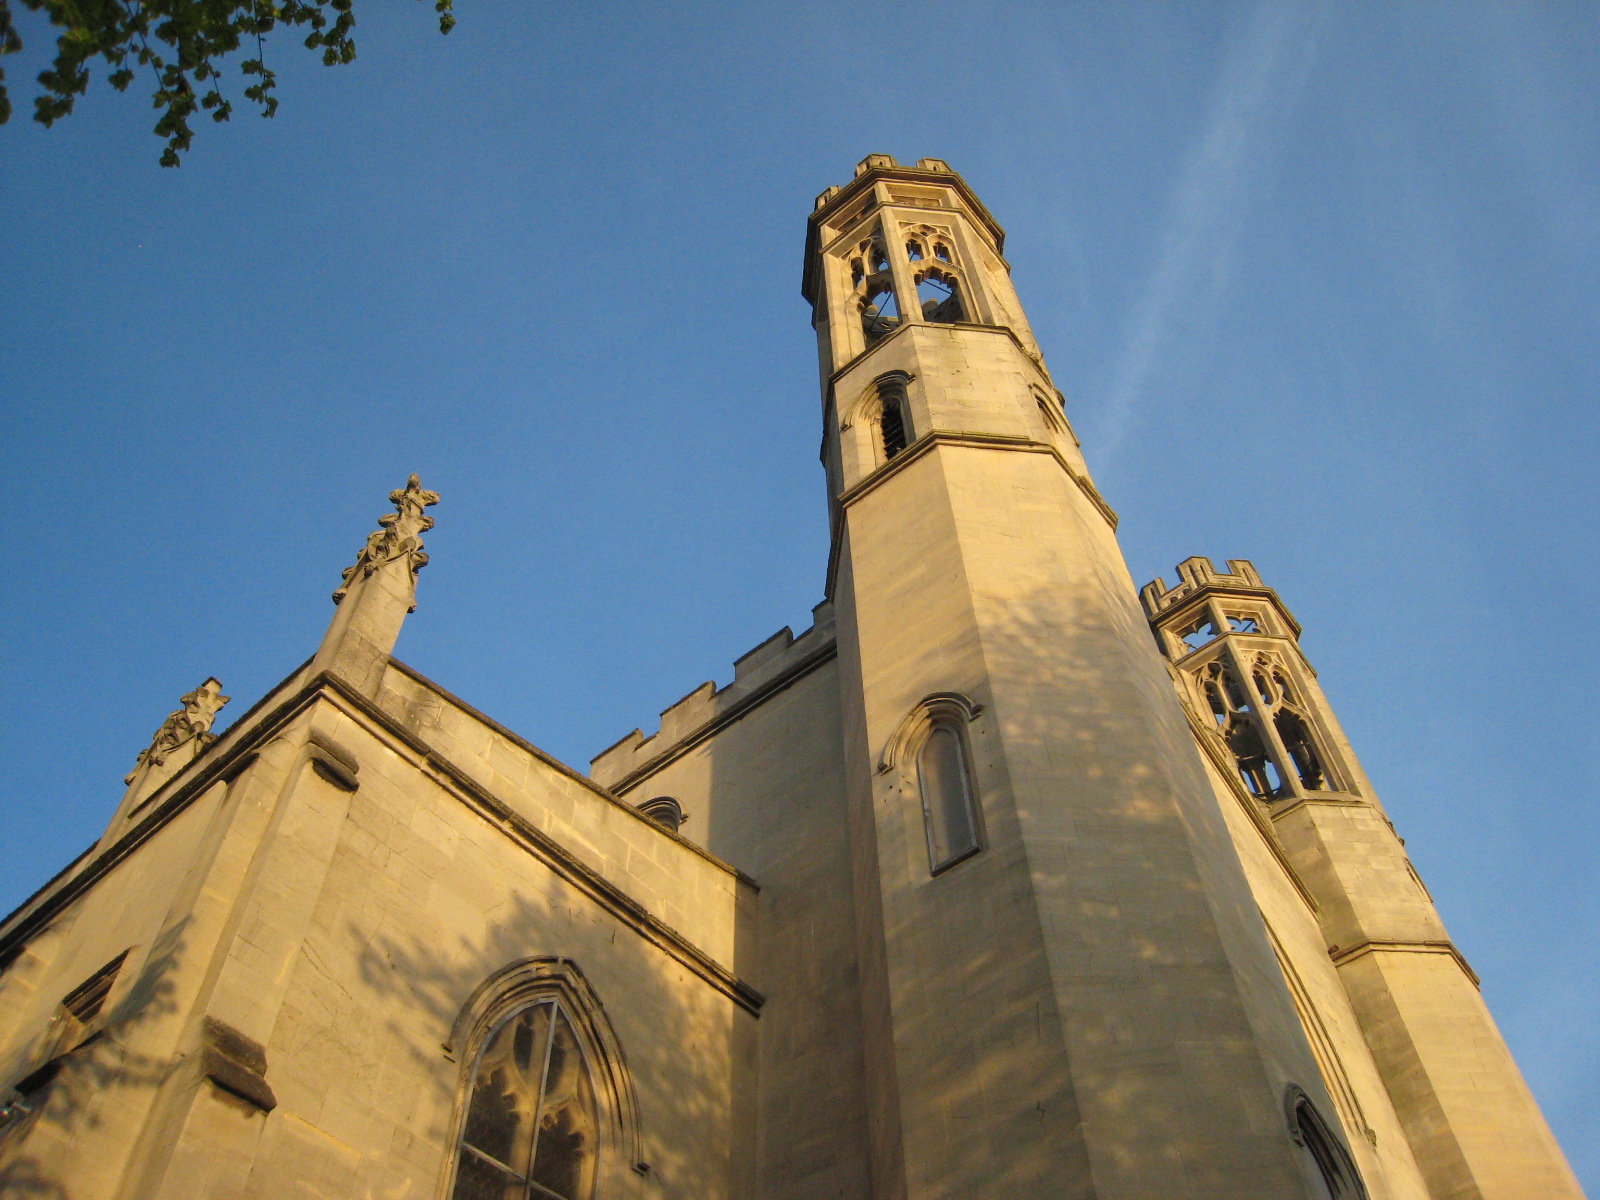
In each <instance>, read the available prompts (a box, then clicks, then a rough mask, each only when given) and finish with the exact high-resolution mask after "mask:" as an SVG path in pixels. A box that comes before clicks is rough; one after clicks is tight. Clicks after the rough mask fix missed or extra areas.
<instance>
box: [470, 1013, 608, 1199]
mask: <svg viewBox="0 0 1600 1200" xmlns="http://www.w3.org/2000/svg"><path fill="white" fill-rule="evenodd" d="M599 1134H600V1113H599V1109H598V1105H597V1102H596V1096H595V1085H594V1080H593V1077H592V1074H591V1070H590V1066H589V1064H588V1062H587V1060H586V1056H585V1053H584V1050H583V1047H582V1045H581V1044H580V1042H579V1040H578V1035H577V1032H576V1030H575V1028H574V1025H573V1021H572V1018H571V1017H570V1016H569V1014H568V1013H567V1011H566V1008H565V1006H564V1005H562V1003H561V1002H560V1000H559V999H557V998H556V997H554V996H551V997H549V998H547V999H545V1000H542V1001H540V1002H538V1003H534V1004H530V1005H527V1006H526V1007H524V1008H521V1009H518V1010H517V1011H515V1012H513V1013H512V1014H511V1015H509V1016H507V1017H506V1018H505V1019H504V1020H502V1021H501V1022H500V1024H499V1026H498V1027H497V1028H496V1029H495V1030H494V1031H493V1032H492V1033H491V1034H490V1035H489V1037H488V1039H487V1040H486V1041H485V1042H484V1045H483V1049H482V1051H481V1052H480V1053H479V1056H478V1063H477V1067H476V1070H475V1071H474V1074H473V1080H472V1088H471V1093H470V1100H469V1101H468V1106H467V1113H466V1121H465V1123H464V1125H463V1126H462V1131H461V1146H460V1158H459V1161H458V1165H457V1168H456V1184H455V1191H454V1193H453V1194H452V1200H593V1197H594V1191H595V1175H596V1172H597V1168H598V1158H599V1155H598V1151H599Z"/></svg>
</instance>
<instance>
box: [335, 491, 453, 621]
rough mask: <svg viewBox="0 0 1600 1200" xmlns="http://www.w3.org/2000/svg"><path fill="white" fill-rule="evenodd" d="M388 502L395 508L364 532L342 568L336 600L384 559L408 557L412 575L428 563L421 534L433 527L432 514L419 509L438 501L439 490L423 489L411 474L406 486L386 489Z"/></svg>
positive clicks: (337, 601)
mask: <svg viewBox="0 0 1600 1200" xmlns="http://www.w3.org/2000/svg"><path fill="white" fill-rule="evenodd" d="M389 503H390V504H393V505H394V506H395V511H394V512H392V513H389V514H387V515H385V516H382V517H379V518H378V525H379V526H380V528H378V529H375V530H374V531H373V532H372V533H371V534H369V535H368V536H367V544H366V545H365V546H363V547H362V548H361V553H360V554H358V555H357V556H356V561H355V565H354V566H352V567H350V568H348V569H347V570H346V571H345V572H344V577H343V578H344V582H343V583H341V584H340V585H339V590H338V591H336V592H334V593H333V602H334V603H335V604H337V603H339V601H341V600H343V599H344V598H345V593H347V592H348V591H349V590H350V584H351V583H352V582H353V581H354V580H355V579H356V578H357V576H358V575H359V576H361V577H363V578H364V577H366V576H368V575H371V574H372V573H373V572H374V571H376V570H377V569H378V568H379V567H381V566H383V565H384V564H385V563H391V562H393V561H395V560H396V559H398V558H405V557H409V558H410V560H411V574H412V575H413V576H414V575H416V573H417V572H418V571H420V570H422V568H423V567H425V566H427V565H428V556H427V555H426V554H424V553H423V552H422V535H423V534H424V533H426V532H427V531H428V530H430V529H432V528H433V518H432V517H430V516H428V515H427V514H426V513H424V512H423V511H422V510H423V509H424V508H427V507H428V506H429V505H433V504H437V503H439V493H438V492H428V491H424V490H423V487H422V481H421V480H420V479H418V478H417V476H416V475H414V474H413V475H412V476H411V477H410V478H409V479H407V480H406V486H405V487H403V488H396V489H395V490H394V491H392V492H390V493H389Z"/></svg>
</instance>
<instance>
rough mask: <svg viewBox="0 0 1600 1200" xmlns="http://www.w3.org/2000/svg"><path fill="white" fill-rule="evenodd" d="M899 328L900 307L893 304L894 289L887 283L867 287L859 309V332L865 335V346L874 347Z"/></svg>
mask: <svg viewBox="0 0 1600 1200" xmlns="http://www.w3.org/2000/svg"><path fill="white" fill-rule="evenodd" d="M899 327H900V306H899V305H898V304H896V303H895V299H894V288H893V287H891V286H890V285H889V284H888V282H887V281H885V282H884V283H883V284H882V285H881V286H877V287H869V288H868V291H867V298H866V302H865V303H864V304H863V305H862V308H861V331H862V332H863V333H865V334H866V335H867V345H869V346H871V345H875V344H876V343H878V342H880V341H882V340H883V338H885V337H886V336H887V335H888V334H889V333H890V332H891V331H893V330H895V329H898V328H899Z"/></svg>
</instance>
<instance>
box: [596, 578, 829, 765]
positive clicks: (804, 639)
mask: <svg viewBox="0 0 1600 1200" xmlns="http://www.w3.org/2000/svg"><path fill="white" fill-rule="evenodd" d="M811 616H812V624H811V628H810V629H807V630H806V631H805V632H804V633H802V634H800V635H799V636H798V637H796V636H795V635H794V633H793V631H791V630H790V629H789V627H788V626H787V625H785V626H784V627H783V628H782V629H780V630H778V632H777V633H775V634H773V635H772V636H771V637H769V638H768V639H767V640H766V641H764V642H762V643H761V644H760V645H759V646H756V647H755V648H754V649H753V650H750V651H749V652H747V653H745V654H743V655H741V656H740V657H739V658H737V659H735V660H734V663H733V682H732V683H729V684H728V685H727V686H725V687H722V688H718V687H717V685H716V683H715V682H713V681H711V680H707V681H706V682H705V683H702V684H701V685H700V686H699V687H697V688H695V689H694V691H692V692H690V693H689V694H688V695H687V696H685V697H684V698H683V699H681V700H679V701H678V702H677V703H676V704H673V705H671V706H670V707H668V708H666V709H664V710H663V711H662V713H661V728H660V729H659V730H658V731H657V732H655V733H653V734H651V735H649V736H648V737H646V736H645V734H644V732H643V731H642V730H639V729H635V730H634V731H633V732H632V733H630V734H628V735H627V736H626V737H625V738H623V739H622V740H621V741H619V742H616V743H615V744H614V745H611V746H609V747H607V748H606V749H605V750H602V751H601V752H600V753H599V754H598V755H596V756H595V757H594V758H593V759H592V760H590V763H589V775H590V777H591V778H592V779H593V780H594V781H595V782H596V783H598V784H600V785H601V786H602V787H607V788H616V787H617V786H618V785H619V784H621V783H623V782H624V781H626V780H627V779H628V778H629V777H630V776H632V775H634V774H636V773H637V772H639V771H640V770H641V769H642V768H644V767H646V766H648V765H651V764H654V763H657V762H659V761H660V760H663V759H665V758H667V757H669V756H671V755H672V754H673V753H674V752H676V751H678V750H680V749H683V748H686V747H687V746H690V745H693V744H694V743H696V742H698V741H699V740H700V739H701V738H703V737H705V736H707V735H709V734H710V733H711V732H713V731H714V730H716V729H717V728H719V727H721V726H722V725H723V724H725V723H726V722H728V721H731V720H733V719H735V718H736V717H738V716H739V714H740V713H742V712H744V711H745V710H747V709H748V708H750V707H751V706H752V705H753V704H757V703H759V702H760V701H761V700H763V699H765V698H766V697H767V696H769V695H771V694H772V693H774V692H775V691H778V690H781V689H782V688H783V687H785V686H787V684H788V683H790V682H792V681H793V680H795V679H797V678H799V677H800V676H801V675H802V674H804V673H806V672H807V671H808V670H809V669H810V668H811V667H813V666H816V665H818V664H819V663H821V662H823V661H825V660H827V659H828V658H831V657H832V656H833V653H834V619H833V606H832V605H831V604H830V603H829V602H828V601H826V600H825V601H823V602H822V603H821V604H819V605H817V606H816V607H815V608H814V609H812V610H811Z"/></svg>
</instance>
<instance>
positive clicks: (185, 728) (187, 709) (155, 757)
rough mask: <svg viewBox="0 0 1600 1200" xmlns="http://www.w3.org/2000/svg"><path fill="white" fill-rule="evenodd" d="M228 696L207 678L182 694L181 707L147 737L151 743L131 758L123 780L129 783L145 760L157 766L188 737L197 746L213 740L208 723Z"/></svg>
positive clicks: (214, 717) (215, 715)
mask: <svg viewBox="0 0 1600 1200" xmlns="http://www.w3.org/2000/svg"><path fill="white" fill-rule="evenodd" d="M231 699H232V697H231V696H224V695H223V694H222V684H221V682H220V681H219V680H216V679H208V680H206V681H205V682H204V683H202V684H201V685H200V686H199V687H197V688H195V690H194V691H192V692H190V693H189V694H188V695H186V696H184V697H183V699H182V700H181V701H179V703H181V704H182V705H183V707H182V708H180V709H178V710H177V711H176V712H174V713H172V714H171V715H170V716H169V717H167V719H166V720H165V721H163V722H162V723H161V728H160V729H158V730H156V736H155V737H154V738H152V739H151V740H150V745H149V746H148V747H147V748H146V749H144V750H141V751H139V757H138V758H137V759H135V760H134V764H133V770H132V771H129V772H128V776H127V778H126V779H124V780H123V781H122V782H123V783H132V782H133V777H134V776H135V775H137V774H138V773H139V768H140V767H142V766H144V764H145V763H147V762H148V763H150V764H151V765H152V766H157V767H159V766H160V765H161V764H162V763H164V762H165V761H166V758H167V755H168V754H171V753H172V752H173V751H174V750H176V749H177V748H178V747H179V746H182V745H183V744H184V743H185V742H187V741H189V740H190V739H195V740H197V741H198V742H199V746H198V747H197V749H203V748H204V747H205V746H206V745H208V744H209V743H211V742H213V741H215V740H216V735H215V734H213V733H212V732H211V723H212V722H213V721H215V720H216V719H217V713H219V712H221V711H222V706H223V705H224V704H226V703H227V702H228V701H229V700H231Z"/></svg>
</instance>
